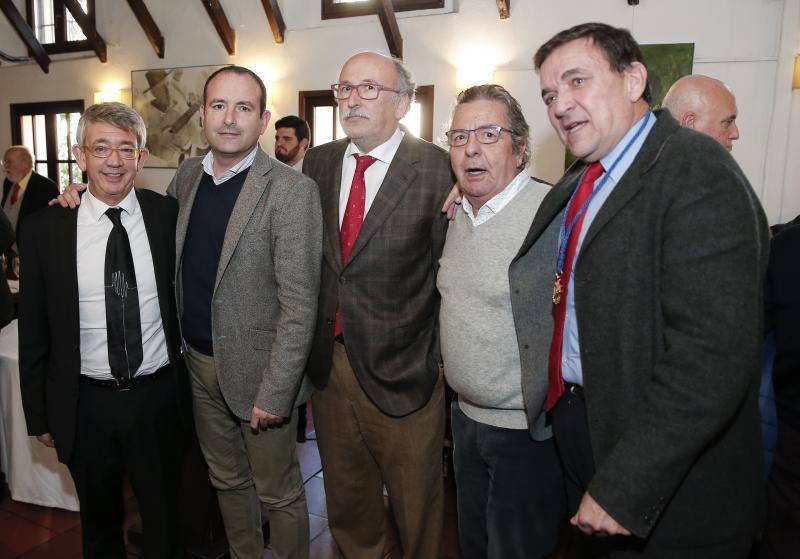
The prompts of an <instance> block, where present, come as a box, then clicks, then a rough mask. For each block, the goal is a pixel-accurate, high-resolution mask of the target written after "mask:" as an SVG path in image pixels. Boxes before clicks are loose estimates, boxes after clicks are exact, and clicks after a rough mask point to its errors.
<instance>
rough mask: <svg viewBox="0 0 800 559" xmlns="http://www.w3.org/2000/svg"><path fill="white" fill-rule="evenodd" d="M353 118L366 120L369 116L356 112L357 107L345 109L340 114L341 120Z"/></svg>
mask: <svg viewBox="0 0 800 559" xmlns="http://www.w3.org/2000/svg"><path fill="white" fill-rule="evenodd" d="M354 116H357V117H361V118H367V119H368V118H369V115H368V114H367V113H365V112H363V111H360V110H358V108H357V107H353V108H352V109H347V110H346V111H345V112H344V113H343V114H342V119H348V118H350V117H354Z"/></svg>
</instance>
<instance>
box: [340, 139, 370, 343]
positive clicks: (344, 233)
mask: <svg viewBox="0 0 800 559" xmlns="http://www.w3.org/2000/svg"><path fill="white" fill-rule="evenodd" d="M355 158H356V172H355V174H354V175H353V183H352V185H351V186H350V196H348V198H347V207H346V208H345V210H344V217H343V218H342V228H341V230H340V231H339V246H340V247H341V248H342V264H346V263H347V261H348V260H349V259H350V251H351V250H352V249H353V245H354V244H355V243H356V238H357V237H358V233H359V232H360V231H361V225H362V224H363V223H364V208H365V206H366V201H367V185H366V183H365V182H364V172H365V171H366V170H367V169H368V168H369V166H370V165H372V164H373V163H375V162H376V161H377V159H375V158H374V157H372V156H370V155H358V154H356V155H355ZM341 333H342V313H341V310H339V309H337V310H336V322H335V323H334V326H333V337H334V338H335V337H336V336H339V335H341Z"/></svg>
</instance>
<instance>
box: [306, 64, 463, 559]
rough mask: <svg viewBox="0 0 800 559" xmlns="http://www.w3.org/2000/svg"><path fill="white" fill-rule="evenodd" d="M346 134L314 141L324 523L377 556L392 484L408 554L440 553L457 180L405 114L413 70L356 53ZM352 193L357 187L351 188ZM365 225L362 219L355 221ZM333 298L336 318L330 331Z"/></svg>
mask: <svg viewBox="0 0 800 559" xmlns="http://www.w3.org/2000/svg"><path fill="white" fill-rule="evenodd" d="M334 93H335V95H336V97H337V98H338V101H339V111H340V116H341V120H342V126H343V127H344V130H345V132H346V133H347V135H348V138H347V139H344V140H339V141H336V142H332V143H329V144H325V145H323V146H319V147H316V148H313V149H311V150H309V151H308V152H306V158H305V163H304V167H303V171H304V172H305V173H306V174H307V175H308V176H310V177H311V178H313V179H314V180H315V181H317V184H319V187H320V198H321V201H322V208H323V210H322V211H323V223H324V236H323V237H324V238H323V241H324V242H323V263H322V284H321V286H320V296H319V314H318V318H317V328H316V333H315V336H314V345H313V349H312V352H311V357H310V360H309V365H308V374H309V376H310V377H311V380H312V382H313V383H314V386H315V388H316V389H317V390H316V392H315V394H314V397H313V410H314V425H315V427H316V429H317V437H318V444H319V449H320V455H321V458H322V467H323V471H324V472H325V490H326V498H327V506H328V522H329V524H330V528H331V533H332V534H333V537H334V539H335V540H336V543H337V544H338V545H339V547H340V548H341V550H342V552H343V554H344V556H345V557H347V558H348V559H354V558H355V559H357V558H361V557H365V558H366V557H368V558H370V559H372V558H374V557H380V556H382V551H383V544H384V534H385V529H384V525H385V522H386V514H385V510H384V502H383V491H382V489H383V485H384V484H385V485H386V489H387V491H388V494H389V500H390V501H391V503H392V508H393V511H394V516H395V519H396V520H397V525H398V529H399V534H400V540H401V544H402V547H403V553H404V556H405V557H414V558H420V559H423V558H429V557H436V555H437V553H438V547H439V539H440V536H441V529H442V512H443V508H442V504H443V500H442V490H443V488H442V480H441V460H442V440H443V432H444V403H443V392H444V387H443V380H442V375H441V372H440V370H439V352H438V341H437V336H436V317H437V307H438V299H437V294H436V285H435V270H436V265H437V261H438V259H439V256H440V254H441V252H442V246H443V243H444V237H445V231H446V227H447V221H446V218H445V217H444V216H443V215H442V214H441V213H440V211H439V208H440V207H441V204H442V201H443V199H444V197H445V195H446V193H447V191H449V189H450V188H451V186H452V184H453V182H452V178H451V173H450V164H449V162H448V158H447V154H446V153H445V152H444V150H442V149H440V148H438V147H436V146H434V145H432V144H430V143H428V142H425V141H423V140H420V139H418V138H414V137H413V136H412V135H411V134H410V133H408V132H407V131H405V130H404V129H402V128H400V127H399V126H398V122H399V121H400V119H401V118H402V117H403V116H404V115H405V113H406V111H407V109H408V106H409V104H410V103H411V101H412V99H413V95H414V84H413V81H412V78H411V75H410V73H409V72H408V70H407V69H406V68H405V67H404V66H403V65H402V64H401V63H400V62H399V61H394V60H392V59H389V58H387V57H384V56H380V55H378V54H375V53H361V54H357V55H355V56H354V57H352V58H351V59H350V60H348V62H347V63H346V64H345V66H344V68H343V69H342V72H341V75H340V78H339V83H338V84H336V85H335V86H334ZM365 154H366V155H369V156H373V157H374V158H375V159H376V160H375V161H374V162H372V164H371V166H370V167H369V168H368V169H367V170H366V172H365V173H364V175H363V181H364V183H365V191H366V192H365V194H364V196H365V199H364V200H363V202H362V203H363V204H364V205H363V206H362V207H363V215H364V218H363V226H362V227H361V229H360V232H359V233H358V236H357V237H356V239H355V244H353V245H352V249H351V250H350V252H349V258H348V259H347V260H346V261H344V259H343V257H342V248H341V246H340V225H341V223H342V221H343V220H344V217H345V210H346V208H347V206H348V204H351V203H353V200H352V199H351V196H350V193H351V192H352V191H353V188H351V187H352V185H355V184H356V183H357V181H354V180H353V179H354V177H355V169H356V159H357V157H356V156H358V157H359V158H360V157H362V156H363V155H365ZM352 198H356V196H355V195H354V196H353V197H352ZM359 225H360V224H359ZM337 310H338V312H339V316H340V324H341V328H342V331H341V333H336V332H335V328H336V325H337V322H339V321H338V320H337Z"/></svg>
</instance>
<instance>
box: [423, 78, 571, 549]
mask: <svg viewBox="0 0 800 559" xmlns="http://www.w3.org/2000/svg"><path fill="white" fill-rule="evenodd" d="M528 136H529V128H528V124H527V123H526V122H525V117H524V116H523V114H522V109H521V108H520V106H519V103H518V102H517V100H516V99H514V98H513V97H512V96H511V94H510V93H508V91H506V90H505V89H504V88H503V87H501V86H499V85H493V84H492V85H478V86H475V87H471V88H469V89H467V90H465V91H462V92H461V93H460V94H459V96H458V100H457V104H456V108H455V111H454V113H453V119H452V125H451V127H450V130H449V131H448V132H447V140H448V143H449V145H450V162H451V164H452V167H453V171H454V172H455V175H456V177H457V178H458V184H459V186H460V189H461V193H462V195H463V201H462V204H461V210H457V211H456V215H455V219H454V220H453V222H452V223H451V224H450V228H449V230H448V232H447V241H446V243H445V246H444V251H443V253H442V258H441V260H440V261H439V265H440V268H439V274H438V277H437V286H438V288H439V292H440V293H441V296H442V304H441V310H440V313H439V327H440V331H441V344H442V356H443V358H444V370H445V375H446V377H447V381H448V383H449V384H450V386H451V387H452V388H453V390H455V391H456V393H457V399H456V400H454V401H453V406H452V428H453V442H454V452H453V459H454V465H455V477H456V487H457V491H458V526H459V538H460V541H461V550H462V553H463V554H464V557H466V558H475V559H478V558H485V557H503V558H515V557H516V558H520V559H522V558H526V559H527V558H534V557H545V556H549V554H551V553H552V552H554V551H555V549H556V545H557V540H558V526H559V523H560V520H561V518H562V517H563V514H564V511H565V507H566V505H565V500H564V484H563V481H562V474H561V466H560V464H559V460H558V455H557V454H556V450H555V446H554V444H553V440H552V433H551V431H550V427H549V426H547V425H545V415H544V407H543V404H544V398H545V394H546V393H547V385H548V377H547V356H548V347H549V341H550V332H552V324H553V321H552V316H551V313H550V308H549V305H548V303H549V302H550V290H549V289H548V283H549V282H548V281H547V280H548V279H549V278H550V274H551V272H552V270H551V269H552V267H553V266H552V258H551V257H550V256H551V254H552V252H553V251H555V247H556V240H557V239H556V238H557V232H556V231H555V229H554V230H553V231H551V232H550V234H549V235H546V236H545V237H543V238H542V239H541V240H540V241H539V243H538V244H537V246H536V247H535V249H534V251H533V252H534V253H535V254H533V255H529V258H528V260H527V261H526V262H524V263H522V264H520V265H516V264H515V265H513V266H512V265H511V264H512V261H513V260H514V257H515V256H516V254H517V251H518V250H519V247H520V246H522V242H523V240H524V239H525V235H526V233H527V232H528V229H529V228H530V225H531V222H532V220H533V216H534V215H535V214H536V210H537V209H538V208H539V204H540V203H541V201H542V199H543V198H544V197H545V195H546V194H547V193H548V192H549V191H550V187H549V186H548V185H547V184H545V183H543V182H540V181H538V180H536V179H533V178H531V177H530V176H529V174H528V170H527V165H528V159H529V156H530V147H529V141H528ZM536 255H538V257H537V256H536ZM509 274H516V275H520V274H527V275H526V281H525V282H524V283H523V289H518V290H517V291H516V292H514V293H512V292H511V289H510V283H509ZM476 348H479V350H477V351H476Z"/></svg>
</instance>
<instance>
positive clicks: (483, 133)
mask: <svg viewBox="0 0 800 559" xmlns="http://www.w3.org/2000/svg"><path fill="white" fill-rule="evenodd" d="M504 130H505V131H506V132H508V133H509V134H511V130H509V129H508V128H503V127H502V126H500V125H499V124H487V125H485V126H478V127H477V128H470V129H469V130H464V129H461V128H454V129H453V130H448V131H447V132H445V133H444V135H445V136H447V143H448V144H450V147H454V148H455V147H460V146H464V145H466V144H467V142H468V141H469V135H470V134H472V133H474V134H475V139H476V140H478V142H480V143H482V144H494V143H497V140H499V139H500V132H502V131H504Z"/></svg>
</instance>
